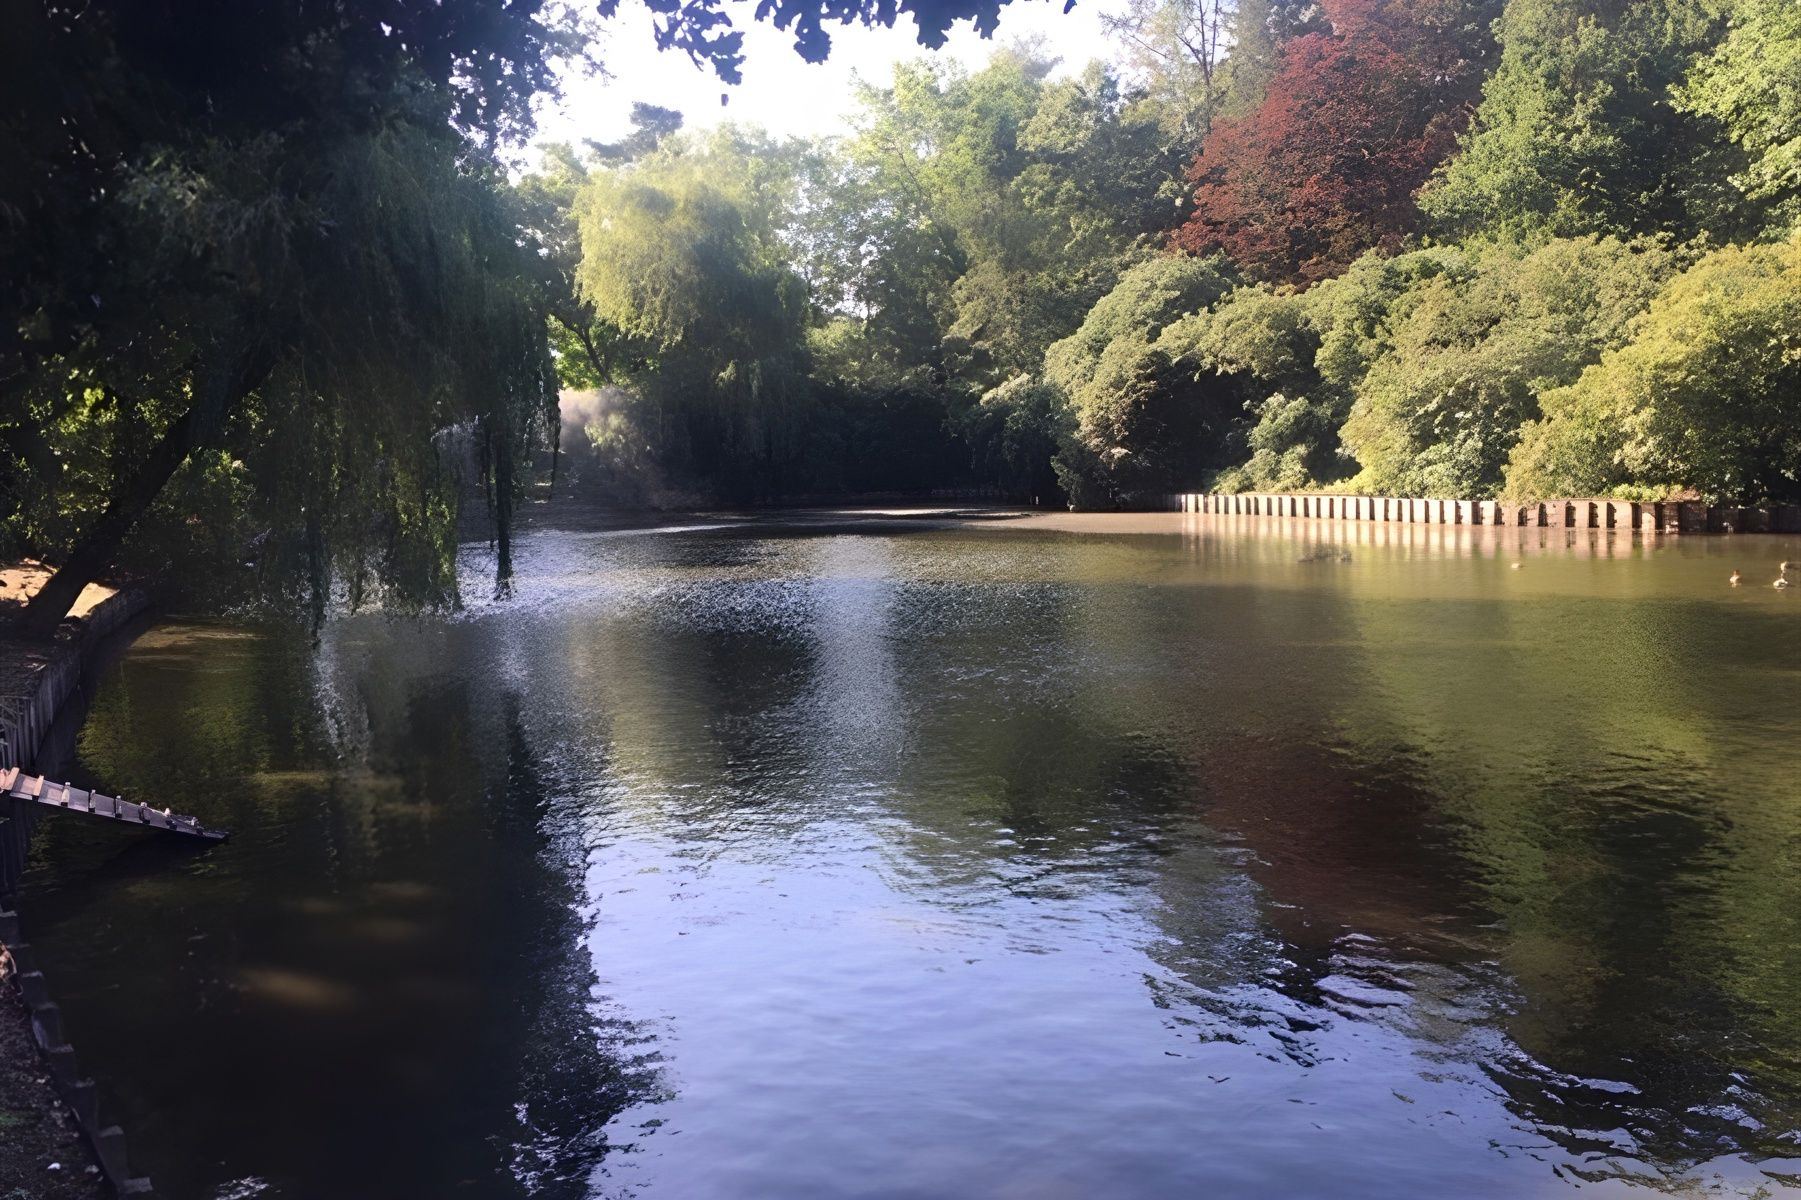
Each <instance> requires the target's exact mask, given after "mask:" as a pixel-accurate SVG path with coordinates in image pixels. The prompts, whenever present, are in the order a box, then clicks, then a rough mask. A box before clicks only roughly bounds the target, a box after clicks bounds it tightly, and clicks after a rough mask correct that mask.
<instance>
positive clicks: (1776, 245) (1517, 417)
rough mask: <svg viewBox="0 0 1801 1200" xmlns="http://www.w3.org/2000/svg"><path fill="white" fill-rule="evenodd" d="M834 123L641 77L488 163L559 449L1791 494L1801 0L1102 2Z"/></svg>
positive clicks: (735, 464)
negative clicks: (757, 110) (544, 372)
mask: <svg viewBox="0 0 1801 1200" xmlns="http://www.w3.org/2000/svg"><path fill="white" fill-rule="evenodd" d="M1110 24H1111V26H1112V28H1113V31H1114V33H1115V34H1116V40H1117V43H1118V46H1119V48H1120V54H1119V56H1118V57H1119V61H1118V62H1117V63H1116V64H1113V65H1108V64H1103V63H1096V64H1093V65H1090V66H1089V67H1087V68H1086V69H1085V70H1083V71H1081V72H1078V73H1076V74H1074V75H1069V76H1067V77H1063V78H1058V77H1056V76H1055V75H1054V74H1053V68H1054V67H1055V65H1056V64H1054V63H1053V62H1051V61H1048V60H1046V59H1045V58H1044V57H1042V55H1041V54H1040V53H1038V52H1037V51H1035V50H1034V49H1033V48H1032V47H1030V46H1020V47H1015V48H1013V49H1009V50H1005V51H1002V52H1001V53H998V54H997V55H996V56H995V57H994V58H993V60H992V61H991V62H990V64H989V65H988V66H987V67H986V68H985V69H983V70H980V71H976V72H973V73H965V72H962V71H959V70H956V69H954V68H945V67H934V66H932V65H931V64H929V63H920V64H916V65H910V66H906V67H903V68H901V69H899V70H898V71H897V72H896V73H895V75H894V78H893V79H892V80H891V81H889V83H888V84H887V85H886V86H882V87H870V88H867V89H866V90H865V91H864V93H863V95H862V97H861V106H860V111H859V116H858V118H857V120H856V130H855V132H854V134H852V135H850V136H848V137H845V138H841V139H833V140H828V141H825V142H820V143H801V142H774V141H771V140H770V139H769V138H767V137H766V136H764V135H762V134H759V133H754V132H750V131H744V130H730V129H728V130H726V131H723V132H717V133H712V134H707V135H698V136H697V135H691V134H687V133H684V132H681V131H680V130H679V124H680V119H679V116H677V115H676V114H672V113H667V112H662V111H657V110H645V111H643V112H641V113H640V114H639V117H640V120H639V128H638V131H637V133H636V134H634V135H633V136H632V137H631V138H628V139H626V141H625V142H623V143H621V144H619V145H613V146H593V145H591V146H588V147H585V148H583V149H581V150H580V151H577V150H571V149H568V148H558V149H556V150H555V151H553V152H552V153H551V154H550V155H549V157H548V159H547V165H546V168H545V169H544V171H543V172H542V173H541V174H539V175H537V176H535V177H534V178H532V179H529V180H527V181H526V183H525V184H524V186H523V191H524V193H525V194H526V195H527V196H528V197H532V198H533V200H534V201H535V202H537V203H538V204H539V205H540V206H541V207H542V210H543V211H544V212H545V213H547V214H548V215H547V217H546V218H545V220H546V222H547V223H551V224H557V225H558V227H559V229H560V231H561V232H560V233H559V235H558V237H557V238H556V240H555V244H556V246H557V253H558V255H559V256H560V258H561V260H562V269H561V275H562V276H563V277H564V278H566V279H568V280H569V281H570V282H571V284H572V290H571V291H570V293H569V300H568V302H567V303H566V307H569V308H571V310H572V311H574V312H576V313H578V314H579V315H578V316H577V318H576V319H575V320H573V321H566V320H558V321H557V322H555V328H556V340H557V346H558V361H559V363H560V364H561V365H562V371H563V375H564V378H565V380H566V381H567V382H569V383H572V384H577V385H581V386H588V387H598V388H602V389H603V390H602V391H600V392H599V393H598V395H597V397H596V400H595V402H594V404H593V406H592V408H591V409H590V410H588V415H587V417H586V421H585V424H586V428H587V429H588V430H589V432H590V433H591V434H592V439H593V444H594V447H595V452H594V453H593V454H592V455H585V456H584V455H577V458H578V460H581V461H583V462H584V465H585V467H586V478H587V479H588V480H589V482H590V483H592V484H593V485H594V486H597V487H599V488H601V489H602V490H603V492H605V493H606V494H610V495H612V496H615V497H617V498H620V499H627V500H633V501H644V502H652V503H683V502H694V501H706V500H725V501H742V500H754V499H766V498H774V497H779V496H784V495H786V496H793V495H797V494H803V493H818V492H844V491H871V490H886V489H891V488H897V487H907V486H911V487H918V488H923V487H933V486H943V485H946V484H952V483H984V484H992V485H998V486H1000V487H1003V488H1004V489H1006V490H1007V491H1008V492H1010V493H1012V494H1014V495H1016V496H1020V497H1036V498H1039V499H1041V500H1043V501H1045V502H1051V501H1053V500H1060V499H1063V498H1067V499H1068V500H1069V501H1070V502H1072V503H1074V504H1077V505H1079V506H1085V507H1106V506H1114V505H1127V504H1132V503H1134V502H1136V501H1138V500H1140V499H1141V498H1143V497H1145V496H1147V495H1151V494H1156V493H1162V492H1168V491H1173V490H1178V489H1190V488H1197V487H1214V488H1227V489H1230V488H1249V487H1256V488H1264V489H1302V488H1312V487H1328V486H1329V487H1333V488H1337V489H1347V490H1369V491H1380V492H1395V493H1405V494H1415V495H1438V496H1453V495H1455V496H1493V495H1521V496H1526V495H1545V494H1550V493H1602V492H1613V493H1621V494H1633V495H1650V494H1655V495H1664V494H1671V493H1676V492H1685V491H1693V492H1698V493H1701V494H1705V495H1708V496H1721V497H1730V498H1734V499H1742V500H1747V501H1752V500H1764V499H1772V498H1782V499H1794V498H1796V497H1797V496H1801V432H1797V431H1798V430H1801V322H1798V321H1797V317H1798V316H1801V242H1797V241H1795V240H1794V235H1795V231H1796V228H1797V219H1798V218H1801V6H1797V5H1795V4H1793V3H1792V2H1789V0H1640V2H1636V3H1624V2H1615V0H1508V2H1506V3H1504V4H1503V3H1501V2H1500V0H1318V2H1317V3H1295V2H1284V0H1257V2H1253V0H1242V2H1240V3H1237V4H1233V3H1229V2H1228V0H1133V2H1132V4H1131V5H1130V6H1129V7H1128V9H1127V10H1126V11H1125V12H1124V13H1123V14H1121V15H1120V16H1118V17H1115V18H1112V19H1111V20H1110Z"/></svg>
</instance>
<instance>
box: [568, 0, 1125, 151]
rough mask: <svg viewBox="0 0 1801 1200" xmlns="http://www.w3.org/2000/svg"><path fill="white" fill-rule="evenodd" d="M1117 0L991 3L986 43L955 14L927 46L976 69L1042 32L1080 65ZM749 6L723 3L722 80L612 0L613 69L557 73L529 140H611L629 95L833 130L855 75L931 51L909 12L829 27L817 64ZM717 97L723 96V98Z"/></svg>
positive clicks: (623, 119) (1066, 63) (1102, 49)
mask: <svg viewBox="0 0 1801 1200" xmlns="http://www.w3.org/2000/svg"><path fill="white" fill-rule="evenodd" d="M1119 5H1120V0H1079V2H1078V3H1077V4H1076V7H1075V8H1074V9H1072V10H1071V11H1069V12H1068V13H1065V12H1064V11H1063V4H1062V0H1014V2H1013V3H1011V4H1008V5H1006V6H1005V7H1003V8H1002V9H1001V13H1000V27H999V28H998V29H997V30H996V32H995V36H994V38H993V40H989V41H984V40H983V39H982V38H980V37H978V36H977V35H976V34H975V33H974V32H973V31H972V30H971V29H970V27H969V25H968V23H967V22H964V23H961V24H959V25H957V26H955V27H954V28H953V29H952V31H951V34H950V39H949V41H947V42H946V43H945V45H944V47H943V48H942V49H941V50H939V51H937V52H936V53H937V54H938V55H939V56H942V57H944V58H948V59H954V60H956V61H959V62H962V63H964V64H966V65H968V66H971V67H977V66H980V65H981V64H982V63H984V62H986V61H987V59H988V56H989V55H990V54H991V53H993V52H994V50H995V49H996V48H997V47H999V46H1001V45H1005V44H1006V43H1009V42H1012V41H1016V40H1019V39H1021V38H1032V37H1037V36H1042V37H1043V38H1044V39H1045V41H1046V43H1047V48H1048V50H1049V51H1050V53H1052V54H1054V55H1057V56H1059V57H1061V58H1062V59H1063V65H1062V67H1061V68H1060V70H1063V71H1078V70H1080V69H1081V68H1082V67H1084V66H1085V65H1087V63H1088V62H1089V60H1091V59H1094V58H1100V57H1106V55H1107V52H1108V50H1109V46H1108V44H1107V39H1106V36H1105V35H1104V34H1103V33H1102V32H1101V24H1100V14H1101V13H1102V12H1112V11H1116V10H1117V9H1118V7H1119ZM752 7H753V6H752V5H750V4H743V5H731V6H729V8H728V11H730V12H731V13H732V18H733V20H734V21H736V22H737V23H738V28H740V29H742V30H743V31H744V82H743V83H741V84H739V85H737V86H736V87H730V86H727V85H725V84H723V83H721V82H720V81H719V79H718V78H717V77H715V76H714V75H713V74H712V72H711V71H710V70H708V71H703V70H702V69H701V68H699V67H697V66H695V65H694V64H693V63H692V62H690V61H689V59H688V56H687V55H685V54H683V53H681V52H680V51H667V52H661V53H660V52H658V50H657V49H656V42H655V40H654V38H653V37H652V34H651V23H650V12H649V10H648V9H646V8H644V7H643V6H642V5H640V4H631V3H627V4H623V5H621V6H620V9H619V14H618V16H617V17H615V18H614V19H613V20H610V21H608V22H607V23H606V41H605V43H604V44H603V46H602V48H601V52H600V53H601V58H602V60H603V61H604V62H605V64H606V66H607V69H608V71H609V72H610V73H611V78H600V77H595V78H589V79H569V80H566V81H565V94H564V97H563V102H562V104H561V105H560V106H559V107H558V108H557V109H555V110H552V111H548V112H545V113H543V114H542V116H541V117H540V119H539V122H538V128H539V133H538V139H539V140H540V141H552V142H579V141H581V140H582V139H584V138H596V139H599V140H601V141H612V140H615V139H617V138H618V137H620V136H621V135H622V134H624V133H626V132H627V131H628V130H629V129H630V128H631V121H630V117H631V108H632V102H633V101H634V100H643V101H646V102H648V103H651V104H660V105H662V106H663V107H665V108H673V109H677V110H679V111H680V112H681V113H682V115H683V116H684V117H686V118H687V121H686V127H687V128H689V129H698V128H705V127H708V126H712V125H716V124H718V123H719V122H721V121H733V122H736V123H738V124H741V125H761V126H762V127H764V128H765V129H768V130H770V131H771V132H772V133H776V134H791V135H798V136H807V135H820V134H831V133H841V132H844V131H845V129H846V125H845V118H846V116H847V115H848V114H849V112H850V111H851V108H852V103H853V81H854V80H855V79H857V78H862V79H865V80H868V81H870V82H873V83H878V84H885V83H886V82H887V81H888V79H889V77H890V73H891V71H892V70H893V67H894V64H895V63H897V62H905V61H907V60H909V59H913V58H918V57H921V56H923V55H928V54H932V53H933V52H932V51H929V50H927V49H926V48H925V47H924V46H921V45H920V44H919V42H918V40H917V30H916V29H915V28H914V26H913V19H912V17H911V16H909V15H908V14H905V13H902V14H901V15H900V17H899V18H898V19H897V20H896V22H895V26H894V28H892V29H886V28H881V27H876V28H873V29H869V28H864V27H863V26H861V25H854V26H843V27H841V26H837V25H828V26H827V28H828V29H829V30H830V31H831V33H832V53H831V56H830V57H829V58H828V59H827V60H826V61H825V62H823V63H817V64H815V63H809V62H806V61H805V60H803V59H802V58H801V57H800V55H799V54H797V53H796V52H795V50H794V42H793V39H792V38H790V37H789V36H788V35H787V34H785V33H782V32H781V31H779V30H777V29H775V28H774V27H772V26H770V25H767V24H764V23H763V22H760V21H752V20H750V14H751V11H752ZM722 94H723V95H726V96H729V97H730V103H728V104H726V105H725V106H723V107H721V105H720V103H719V97H720V96H721V95H722Z"/></svg>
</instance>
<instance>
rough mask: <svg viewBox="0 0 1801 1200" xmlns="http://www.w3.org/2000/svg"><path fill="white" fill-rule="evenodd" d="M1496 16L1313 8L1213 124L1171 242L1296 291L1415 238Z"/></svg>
mask: <svg viewBox="0 0 1801 1200" xmlns="http://www.w3.org/2000/svg"><path fill="white" fill-rule="evenodd" d="M1497 7H1498V5H1497V4H1495V3H1493V2H1492V0H1491V2H1488V3H1483V2H1481V0H1322V3H1321V5H1320V8H1321V10H1322V13H1323V16H1324V17H1325V22H1324V28H1317V29H1316V30H1315V31H1312V32H1308V33H1304V34H1301V35H1299V36H1297V37H1294V38H1292V39H1290V40H1289V41H1288V42H1286V43H1285V44H1284V45H1283V46H1282V49H1281V58H1280V63H1279V66H1278V68H1277V72H1276V75H1275V77H1274V78H1273V79H1272V80H1271V81H1270V84H1269V90H1268V92H1267V93H1266V94H1265V96H1264V98H1263V100H1262V102H1261V103H1260V104H1258V105H1257V106H1256V107H1255V108H1253V109H1251V110H1250V111H1248V112H1246V113H1244V114H1243V115H1241V116H1237V117H1231V118H1227V119H1225V120H1221V121H1218V122H1216V123H1215V124H1214V127H1213V132H1212V135H1211V136H1210V137H1208V138H1207V141H1206V143H1205V145H1204V146H1203V147H1202V150H1201V153H1200V155H1199V156H1198V157H1197V158H1196V159H1195V160H1194V162H1193V163H1192V164H1191V165H1190V167H1189V170H1188V177H1189V180H1190V181H1191V182H1192V183H1193V185H1194V211H1193V213H1192V215H1191V216H1190V217H1189V218H1188V220H1187V221H1186V223H1184V224H1183V225H1182V226H1181V228H1179V229H1178V230H1176V232H1175V234H1174V236H1173V241H1174V244H1175V245H1176V247H1177V248H1179V249H1183V250H1190V251H1194V252H1197V253H1207V252H1211V251H1214V250H1223V251H1224V252H1225V253H1226V254H1227V255H1228V256H1229V257H1231V258H1232V259H1233V261H1235V262H1237V263H1238V264H1239V265H1240V266H1241V267H1243V268H1245V269H1246V270H1247V271H1249V272H1250V273H1252V274H1254V275H1257V276H1259V277H1261V278H1264V279H1270V280H1277V281H1283V282H1301V283H1308V282H1312V281H1314V280H1317V279H1323V278H1326V277H1329V276H1331V275H1334V274H1337V273H1338V272H1339V271H1341V270H1343V269H1344V267H1345V266H1346V265H1348V264H1349V263H1350V262H1351V260H1353V259H1354V258H1356V257H1357V256H1358V255H1359V254H1362V253H1363V252H1364V251H1365V250H1368V249H1370V248H1372V247H1383V248H1389V249H1392V248H1394V247H1395V246H1396V245H1398V243H1399V242H1400V241H1401V240H1402V239H1403V238H1404V237H1406V235H1407V234H1408V233H1410V232H1412V230H1413V229H1414V227H1415V223H1416V222H1417V220H1418V216H1419V214H1418V210H1417V209H1416V207H1415V206H1414V200H1413V197H1414V193H1415V192H1416V191H1417V190H1418V189H1419V187H1420V185H1421V184H1423V183H1424V182H1425V181H1426V178H1427V176H1429V175H1430V174H1431V173H1432V170H1433V168H1434V167H1436V166H1437V165H1438V164H1439V163H1440V162H1442V161H1443V160H1444V158H1445V157H1446V156H1447V155H1448V154H1450V152H1451V151H1452V150H1453V149H1454V148H1455V146H1456V142H1457V136H1458V134H1459V132H1461V130H1462V129H1463V127H1464V125H1465V124H1466V122H1467V121H1468V117H1469V113H1470V110H1471V107H1472V104H1473V101H1474V100H1475V98H1476V95H1477V93H1478V92H1479V90H1480V88H1481V80H1482V69H1483V63H1484V61H1485V60H1486V59H1487V57H1488V55H1489V52H1490V50H1491V49H1492V43H1491V40H1490V35H1489V33H1488V22H1489V20H1490V19H1491V18H1492V16H1493V15H1494V14H1493V11H1492V10H1493V9H1495V8H1497Z"/></svg>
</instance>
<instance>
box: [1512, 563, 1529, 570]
mask: <svg viewBox="0 0 1801 1200" xmlns="http://www.w3.org/2000/svg"><path fill="white" fill-rule="evenodd" d="M1525 565H1526V564H1525V563H1514V564H1513V569H1514V570H1516V571H1517V570H1519V569H1520V568H1521V567H1523V566H1525Z"/></svg>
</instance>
